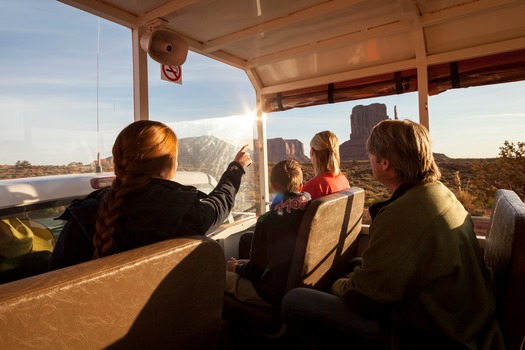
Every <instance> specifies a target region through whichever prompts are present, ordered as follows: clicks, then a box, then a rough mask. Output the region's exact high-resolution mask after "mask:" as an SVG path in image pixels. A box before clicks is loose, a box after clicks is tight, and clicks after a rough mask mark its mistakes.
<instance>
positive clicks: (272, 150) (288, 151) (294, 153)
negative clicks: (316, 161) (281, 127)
mask: <svg viewBox="0 0 525 350" xmlns="http://www.w3.org/2000/svg"><path fill="white" fill-rule="evenodd" d="M267 148H268V162H270V163H277V162H279V161H281V160H284V159H295V160H297V161H298V162H309V161H310V158H308V157H307V156H305V155H304V146H303V143H302V142H301V141H299V140H293V139H292V140H285V139H283V138H280V137H279V138H275V139H268V143H267Z"/></svg>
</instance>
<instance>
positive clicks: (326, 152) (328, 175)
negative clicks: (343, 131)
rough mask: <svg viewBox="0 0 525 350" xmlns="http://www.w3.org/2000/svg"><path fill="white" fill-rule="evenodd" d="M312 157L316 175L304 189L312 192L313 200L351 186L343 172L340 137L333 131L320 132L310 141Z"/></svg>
mask: <svg viewBox="0 0 525 350" xmlns="http://www.w3.org/2000/svg"><path fill="white" fill-rule="evenodd" d="M310 158H311V159H312V164H313V167H314V174H315V176H314V177H313V178H312V179H310V180H309V181H307V182H306V183H305V184H304V188H303V191H304V192H308V193H310V195H311V197H312V200H315V199H317V198H319V197H322V196H326V195H328V194H331V193H335V192H339V191H343V190H346V189H349V188H350V183H349V182H348V179H347V178H346V176H345V175H344V174H342V173H341V168H340V166H341V161H340V158H339V139H338V138H337V136H335V134H334V133H333V132H331V131H328V130H325V131H321V132H318V133H317V134H315V135H314V137H313V138H312V140H311V141H310Z"/></svg>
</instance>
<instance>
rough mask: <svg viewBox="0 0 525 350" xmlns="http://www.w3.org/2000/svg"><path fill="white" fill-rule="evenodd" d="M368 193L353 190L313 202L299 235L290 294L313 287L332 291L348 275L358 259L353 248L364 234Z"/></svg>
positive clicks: (355, 188)
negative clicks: (341, 278)
mask: <svg viewBox="0 0 525 350" xmlns="http://www.w3.org/2000/svg"><path fill="white" fill-rule="evenodd" d="M364 203H365V191H364V190H363V189H362V188H358V187H352V188H350V189H348V190H345V191H342V192H338V193H334V194H331V195H328V196H324V197H321V198H318V199H316V200H315V201H313V202H312V203H311V204H310V206H309V207H308V208H307V210H306V212H305V213H304V216H303V219H302V220H301V225H300V226H299V231H298V234H297V238H296V242H295V249H294V252H293V259H292V265H291V266H290V272H289V274H288V282H287V290H290V289H292V288H296V287H312V288H315V289H318V290H324V291H330V289H331V286H332V283H333V282H334V280H335V279H336V278H337V277H343V276H345V275H346V273H347V272H349V271H346V269H347V267H348V266H349V264H350V260H351V259H352V258H353V257H354V256H355V253H354V252H352V253H351V252H350V250H349V249H350V246H351V245H352V243H353V242H354V241H355V240H356V238H357V236H358V235H359V233H360V232H361V223H362V219H363V210H364Z"/></svg>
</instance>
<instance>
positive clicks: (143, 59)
mask: <svg viewBox="0 0 525 350" xmlns="http://www.w3.org/2000/svg"><path fill="white" fill-rule="evenodd" d="M144 30H145V29H144V28H143V27H134V28H132V29H131V35H132V40H131V42H132V53H133V101H134V120H135V121H137V120H146V119H149V105H148V55H147V53H146V52H145V51H144V50H142V49H141V48H140V37H141V35H142V34H143V32H144Z"/></svg>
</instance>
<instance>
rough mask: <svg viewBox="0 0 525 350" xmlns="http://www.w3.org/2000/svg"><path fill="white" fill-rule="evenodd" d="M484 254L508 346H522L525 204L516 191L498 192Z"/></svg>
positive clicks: (524, 326)
mask: <svg viewBox="0 0 525 350" xmlns="http://www.w3.org/2000/svg"><path fill="white" fill-rule="evenodd" d="M484 257H485V262H486V264H487V266H488V267H490V268H492V269H493V271H494V273H495V281H496V305H497V316H498V321H499V324H500V327H501V330H502V332H503V336H504V339H505V343H506V347H507V349H509V350H519V349H522V347H523V342H524V341H525V204H524V203H523V201H522V200H521V199H520V198H519V197H518V196H517V195H516V193H514V191H511V190H503V189H499V190H497V191H496V195H495V198H494V204H493V207H492V215H491V219H490V224H489V229H488V232H487V238H486V242H485V253H484Z"/></svg>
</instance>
